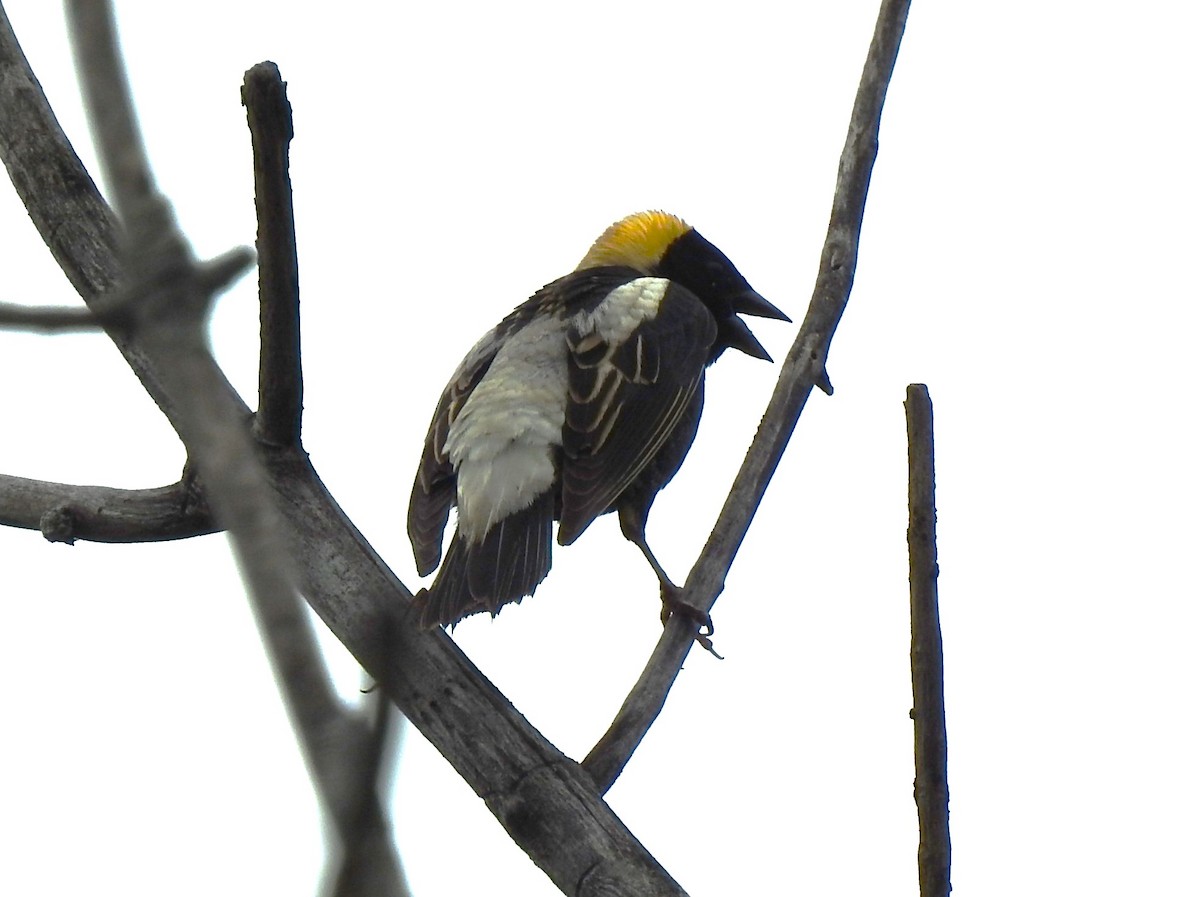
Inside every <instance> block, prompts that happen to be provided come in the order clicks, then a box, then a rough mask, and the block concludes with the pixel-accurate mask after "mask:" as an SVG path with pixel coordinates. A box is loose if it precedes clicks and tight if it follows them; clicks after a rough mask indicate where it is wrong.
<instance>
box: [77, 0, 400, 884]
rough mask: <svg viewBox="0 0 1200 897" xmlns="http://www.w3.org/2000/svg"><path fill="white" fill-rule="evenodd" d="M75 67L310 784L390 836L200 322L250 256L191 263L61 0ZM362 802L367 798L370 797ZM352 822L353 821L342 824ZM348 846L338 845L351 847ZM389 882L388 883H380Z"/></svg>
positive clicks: (174, 388)
mask: <svg viewBox="0 0 1200 897" xmlns="http://www.w3.org/2000/svg"><path fill="white" fill-rule="evenodd" d="M68 13H69V19H70V22H71V24H72V39H73V45H74V48H75V52H76V57H77V61H78V68H79V69H80V71H81V72H83V73H84V78H85V81H84V85H83V86H84V88H85V94H86V99H87V101H88V102H87V105H88V112H89V117H90V119H91V121H92V127H93V131H94V132H95V133H96V134H97V137H98V141H99V149H100V155H101V159H102V164H103V165H104V167H105V170H106V172H107V174H108V178H109V180H110V182H111V184H112V189H113V193H114V195H115V196H116V198H117V204H118V208H119V210H120V213H121V218H122V220H123V222H124V223H125V225H126V230H127V234H128V237H127V244H126V247H125V249H124V252H123V258H124V259H125V264H124V269H125V274H126V279H125V280H123V281H122V284H123V286H122V290H121V292H122V301H123V302H124V303H126V304H127V308H126V311H127V313H128V315H129V317H130V321H129V332H130V333H132V334H134V335H135V338H136V340H137V343H138V345H139V346H140V347H141V348H142V349H143V350H144V351H145V352H146V353H147V355H149V356H151V357H157V358H162V359H169V363H167V364H164V365H162V366H161V367H160V368H159V371H160V381H161V383H162V385H163V387H164V390H165V391H166V392H167V394H169V395H171V396H173V397H174V398H175V406H174V407H175V412H176V419H175V421H174V422H175V424H176V428H177V430H178V432H179V434H180V436H181V438H182V439H183V441H184V444H185V446H186V447H187V450H188V457H189V459H190V460H191V461H192V462H193V463H194V464H195V465H196V467H197V468H198V470H199V472H200V477H201V480H202V481H203V482H204V483H205V485H206V489H207V495H208V497H209V500H210V502H211V504H212V508H213V512H214V514H215V516H216V518H217V520H218V522H219V523H220V524H221V525H222V526H223V527H224V528H225V529H227V530H228V531H229V534H230V537H231V540H232V543H233V548H234V554H235V556H236V557H237V560H238V565H239V567H240V569H241V572H242V577H243V579H244V581H245V582H246V585H247V591H248V593H249V596H250V599H251V606H252V608H253V610H254V612H255V618H256V621H257V622H258V627H259V632H260V634H261V636H262V639H263V642H264V645H265V646H266V649H267V652H268V654H269V656H270V658H271V661H272V666H273V668H274V670H275V673H276V676H277V678H278V682H279V686H280V690H281V693H282V695H283V697H284V702H285V704H286V706H287V709H288V711H289V715H290V716H291V719H292V723H293V726H294V727H295V729H296V731H297V733H298V735H299V738H300V742H301V745H302V746H303V747H304V749H305V754H306V758H307V760H308V761H309V767H310V770H311V771H312V774H313V779H314V781H315V783H316V784H317V788H318V793H319V794H320V796H321V797H322V799H323V803H324V804H325V806H326V808H327V811H328V812H329V813H330V815H331V817H332V819H333V822H334V825H335V826H336V827H337V829H338V832H339V834H341V835H343V840H344V841H347V842H348V840H349V838H350V837H353V836H354V835H355V834H357V833H358V830H359V829H360V827H361V821H360V819H359V818H358V817H361V816H363V815H368V816H369V817H370V818H371V819H372V820H373V821H375V822H376V824H375V825H374V826H373V830H374V831H376V832H378V833H380V834H381V835H382V836H383V837H387V836H388V835H389V834H390V829H389V826H388V825H387V824H386V821H385V818H384V814H383V811H382V807H381V806H380V804H379V802H378V800H377V799H376V800H371V801H369V802H368V803H367V807H368V809H367V811H366V813H365V814H364V812H363V810H362V805H363V801H362V799H361V794H362V788H361V787H356V786H357V784H358V783H357V781H356V778H357V775H356V774H357V771H358V769H359V767H360V764H359V763H357V762H356V761H359V760H360V759H361V757H362V755H363V754H365V753H367V752H368V751H369V750H370V748H371V745H372V738H371V733H370V731H369V730H368V728H367V726H366V725H365V722H364V720H363V719H362V718H361V717H359V716H356V715H352V714H349V713H347V712H346V711H345V708H344V707H343V706H342V705H341V702H340V701H339V700H338V698H337V695H336V694H335V693H334V691H333V688H332V685H331V684H330V681H329V677H328V675H327V673H326V671H325V667H324V663H323V661H322V658H321V654H320V651H319V648H318V646H317V642H316V638H315V634H314V633H313V631H312V624H311V622H310V619H309V617H308V615H307V613H306V612H305V611H304V608H303V605H302V603H301V601H300V599H299V596H298V594H297V593H296V590H295V587H294V585H293V583H292V582H291V576H290V563H289V558H288V553H287V550H286V544H285V541H284V539H283V538H282V536H281V532H282V529H283V527H282V523H281V521H280V519H279V518H278V515H277V513H276V512H275V509H274V507H273V504H272V495H271V493H270V491H269V490H268V489H267V487H266V483H265V480H264V477H263V474H262V471H261V469H260V466H259V464H258V460H257V457H256V449H255V446H254V444H253V442H252V440H251V438H250V429H249V426H248V424H249V418H248V416H247V414H246V413H245V408H244V406H243V405H241V403H240V402H236V401H233V400H232V399H231V398H230V396H229V394H228V391H227V389H226V386H227V384H226V381H225V379H224V377H223V376H222V374H221V372H220V370H219V369H218V367H217V365H216V363H215V361H214V360H213V358H212V356H211V354H210V352H209V349H208V342H207V335H206V332H205V325H206V323H207V314H208V311H209V308H210V306H211V302H212V297H213V294H214V293H215V292H216V291H217V290H218V289H221V288H223V287H224V286H225V285H226V284H227V283H228V282H229V281H230V280H231V278H233V277H234V276H236V275H237V273H238V272H239V271H240V270H241V269H243V268H244V267H245V265H246V263H247V262H248V261H250V260H251V259H252V257H251V256H250V254H249V253H247V252H244V251H239V250H234V251H232V252H230V253H227V254H226V255H224V256H222V257H221V258H219V259H216V260H214V261H213V262H211V263H209V264H207V265H197V264H195V263H193V261H192V255H191V251H190V248H189V247H188V245H187V243H186V241H185V239H184V237H183V235H182V234H181V233H179V231H178V229H177V228H176V227H175V225H174V216H173V214H172V212H171V209H170V206H169V204H168V203H167V201H166V200H165V199H164V198H162V197H161V196H159V195H158V194H157V192H156V190H155V188H154V180H153V176H152V174H151V172H150V170H149V167H148V162H147V159H146V157H145V153H144V150H143V148H142V146H141V140H140V135H139V133H138V130H137V126H136V122H135V120H134V115H133V111H132V105H131V100H130V97H129V92H128V86H127V85H126V83H125V78H124V67H123V64H122V62H121V59H120V57H119V52H118V50H117V41H116V35H115V29H114V25H113V21H112V15H111V9H110V8H109V5H108V4H107V3H102V2H98V0H72V2H70V3H68ZM372 794H373V791H372ZM351 814H352V815H353V816H354V817H355V818H349V817H350V816H351ZM353 846H354V845H353V844H350V843H347V848H348V849H349V848H351V847H353ZM390 859H391V860H392V862H390V863H388V864H387V865H386V866H383V865H381V866H379V867H378V868H377V869H375V870H372V871H374V872H376V873H377V874H376V875H374V876H373V877H372V882H373V884H375V885H376V886H377V887H379V893H392V894H399V893H401V891H400V888H399V879H400V877H399V875H398V862H396V861H395V856H394V849H393V851H392V852H391V854H390ZM389 873H390V874H389Z"/></svg>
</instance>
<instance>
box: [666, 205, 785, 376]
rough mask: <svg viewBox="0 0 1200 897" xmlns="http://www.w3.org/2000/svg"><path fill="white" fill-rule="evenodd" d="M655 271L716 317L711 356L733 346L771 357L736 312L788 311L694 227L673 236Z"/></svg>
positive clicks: (772, 314)
mask: <svg viewBox="0 0 1200 897" xmlns="http://www.w3.org/2000/svg"><path fill="white" fill-rule="evenodd" d="M654 273H655V274H657V275H659V276H660V277H665V278H667V279H668V280H672V281H674V282H676V283H678V284H681V285H683V286H685V287H687V288H688V289H689V290H691V291H692V292H693V293H695V294H696V296H697V297H698V298H699V299H700V301H702V302H703V303H704V304H705V305H707V306H708V308H709V310H710V311H711V312H712V313H713V317H715V318H716V319H717V342H716V344H715V345H714V346H713V356H712V357H713V359H716V357H717V356H718V355H720V354H721V353H722V352H723V351H724V350H725V349H727V348H733V349H738V350H740V351H742V352H745V353H746V354H747V355H752V356H753V357H755V358H761V359H763V360H764V361H770V360H771V356H770V355H768V354H767V350H766V349H764V348H763V347H762V343H760V342H759V341H758V340H757V339H756V338H755V336H754V334H753V333H751V332H750V328H749V327H747V326H746V322H745V321H743V320H742V319H741V318H739V317H738V315H753V316H754V317H758V318H774V319H775V320H777V321H790V320H791V318H789V317H788V316H787V315H785V314H784V313H783V312H781V311H780V310H779V309H777V308H776V307H775V306H774V305H772V304H771V303H770V302H768V301H767V300H766V299H764V298H763V297H762V296H760V295H759V294H758V293H756V292H755V291H754V289H753V288H752V287H751V286H750V284H749V283H747V282H746V278H744V277H743V276H742V274H741V272H740V271H738V269H737V268H735V267H734V266H733V262H731V261H729V259H728V258H727V257H726V256H725V253H723V252H722V251H721V250H719V249H718V248H717V247H716V246H714V245H713V244H712V243H710V242H708V240H706V239H704V237H702V236H700V234H699V233H697V232H696V231H695V230H693V229H690V228H689V229H688V230H687V231H686V232H685V233H683V234H681V235H680V236H679V237H678V238H676V239H675V240H674V241H673V242H672V243H671V244H670V245H669V246H667V248H666V251H664V252H663V255H662V258H661V259H660V260H659V262H658V264H657V265H656V266H655V269H654Z"/></svg>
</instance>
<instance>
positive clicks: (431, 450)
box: [408, 295, 540, 576]
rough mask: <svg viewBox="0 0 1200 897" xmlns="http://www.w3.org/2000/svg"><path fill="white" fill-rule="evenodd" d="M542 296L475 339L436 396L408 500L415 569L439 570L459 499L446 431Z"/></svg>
mask: <svg viewBox="0 0 1200 897" xmlns="http://www.w3.org/2000/svg"><path fill="white" fill-rule="evenodd" d="M539 299H540V296H537V295H535V296H534V297H533V298H532V299H530V300H529V301H527V302H525V303H524V304H522V305H520V306H518V307H517V308H516V309H515V310H514V311H513V312H512V314H510V315H509V316H508V317H506V318H505V319H504V320H503V321H501V322H500V323H499V324H497V325H496V326H495V327H494V328H493V329H492V330H491V331H489V332H488V333H487V335H486V336H484V337H483V339H481V340H480V341H479V342H478V343H476V344H475V347H474V348H472V349H471V351H470V352H468V353H467V357H466V358H464V359H463V360H462V363H461V364H460V365H459V366H458V370H457V371H455V372H454V376H453V377H452V378H451V379H450V382H449V383H448V384H447V385H446V388H445V389H444V390H443V391H442V396H441V398H440V399H439V400H438V406H437V410H436V411H435V412H434V413H433V420H432V421H431V422H430V424H429V432H428V433H427V434H426V436H425V447H424V449H423V450H422V451H421V461H420V464H419V465H418V466H417V476H416V480H415V481H414V482H413V488H412V496H411V498H410V499H409V503H408V540H409V541H410V542H411V543H412V549H413V557H414V558H415V559H416V562H417V572H418V573H419V574H420V575H421V576H426V575H428V574H430V573H432V572H433V571H434V570H436V569H437V566H438V563H439V561H440V560H441V557H442V534H443V533H444V532H445V530H446V523H447V521H448V520H449V518H450V509H451V508H452V507H454V505H455V503H456V502H457V493H456V485H457V484H456V481H455V476H454V468H453V466H452V465H451V464H450V459H449V458H448V457H447V456H446V434H447V433H448V432H449V431H450V424H451V423H453V421H454V418H455V417H457V416H458V412H459V411H460V410H461V408H462V406H463V403H464V402H466V401H467V399H468V398H469V397H470V395H471V392H472V391H473V390H474V389H475V387H476V386H478V385H479V381H480V380H482V379H483V375H484V374H486V373H487V371H488V368H489V367H491V364H492V361H493V360H494V359H495V357H496V353H497V352H499V351H500V347H501V346H503V345H504V340H505V339H506V338H507V337H508V336H509V335H510V334H512V333H513V332H514V331H515V330H518V329H520V328H521V327H522V326H524V325H525V324H526V323H528V321H529V319H530V318H531V317H532V316H533V314H534V312H535V310H536V302H537V301H538V300H539Z"/></svg>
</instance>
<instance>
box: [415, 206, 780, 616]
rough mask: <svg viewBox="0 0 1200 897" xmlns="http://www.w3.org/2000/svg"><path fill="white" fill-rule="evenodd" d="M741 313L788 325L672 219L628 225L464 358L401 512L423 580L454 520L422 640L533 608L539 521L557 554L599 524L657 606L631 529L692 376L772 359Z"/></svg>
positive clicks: (677, 430) (692, 398)
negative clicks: (720, 361)
mask: <svg viewBox="0 0 1200 897" xmlns="http://www.w3.org/2000/svg"><path fill="white" fill-rule="evenodd" d="M739 314H744V315H755V316H758V317H763V318H775V319H777V320H782V321H787V320H789V318H788V317H787V315H785V314H784V313H783V312H781V311H780V310H779V309H777V308H776V307H775V306H774V305H772V304H771V303H770V302H768V301H767V300H766V299H764V298H763V297H762V296H760V295H758V293H756V292H755V291H754V290H753V289H751V288H750V285H749V284H748V283H747V282H746V279H745V278H744V277H742V275H741V274H740V273H738V270H737V269H736V268H735V267H734V266H733V264H732V263H731V262H730V261H729V259H727V258H726V257H725V255H724V254H723V253H722V252H721V251H720V250H719V249H717V248H716V247H715V246H713V245H712V244H711V243H709V242H708V241H707V240H705V239H704V238H703V237H702V236H700V234H699V233H697V232H696V231H695V230H693V229H692V228H691V227H690V226H689V225H688V224H686V223H685V222H684V221H682V220H681V219H679V218H677V217H675V216H674V215H668V214H666V213H665V212H641V213H639V214H636V215H631V216H629V217H628V218H625V219H622V220H621V221H618V222H617V223H616V224H614V225H612V227H610V228H608V230H606V231H605V232H604V233H603V234H602V235H601V236H600V238H599V239H598V240H597V241H596V242H595V244H594V245H593V246H592V248H591V249H590V250H588V253H587V255H585V256H584V258H583V261H582V262H580V263H579V267H577V268H576V269H575V270H574V271H573V272H571V273H570V274H568V275H567V276H565V277H561V278H559V279H558V280H556V281H554V282H552V283H550V284H547V285H546V286H544V287H543V288H542V289H540V290H538V291H537V292H536V293H535V294H534V295H533V296H532V297H531V298H530V299H528V300H527V301H526V302H524V303H523V304H521V305H519V306H517V308H516V309H514V310H513V312H512V313H511V314H510V315H509V316H508V317H506V318H505V319H504V320H503V321H501V322H500V323H499V324H498V325H497V326H496V327H495V328H493V329H492V330H491V331H490V332H489V333H487V334H486V335H485V336H484V337H483V339H481V340H480V341H479V342H478V343H476V344H475V347H474V348H473V349H471V351H470V352H469V353H467V357H466V358H464V359H463V361H462V363H461V364H460V365H459V367H458V370H457V371H455V373H454V376H453V377H452V378H451V380H450V383H449V384H448V385H447V386H446V389H445V391H444V392H443V393H442V396H441V400H440V401H439V402H438V406H437V411H435V412H434V415H433V422H432V423H431V424H430V427H429V434H428V435H427V436H426V438H425V448H424V452H423V453H422V455H421V463H420V467H419V469H418V470H417V478H416V482H415V483H414V484H413V491H412V500H411V502H410V504H409V509H408V535H409V539H410V541H411V542H412V547H413V554H414V556H415V557H416V561H417V569H418V570H419V571H420V573H421V575H422V576H424V575H426V574H429V573H431V572H433V570H435V569H436V568H437V567H438V561H439V560H440V559H441V554H442V534H443V532H444V530H445V528H446V523H447V520H448V519H449V515H450V509H451V508H452V507H454V506H456V505H457V507H458V528H457V530H456V532H455V534H454V538H453V540H452V541H451V543H450V547H449V549H448V551H447V552H446V558H445V560H444V561H443V562H442V564H441V570H440V571H439V572H438V575H437V579H436V580H435V581H434V583H433V585H432V587H431V588H430V590H429V591H428V592H426V593H423V594H422V595H421V596H420V599H419V600H420V602H421V622H422V624H423V625H426V626H434V625H443V626H444V625H450V624H454V623H456V622H458V621H459V620H461V619H462V618H463V617H465V616H468V615H470V614H474V613H479V612H481V611H488V612H490V613H492V614H493V615H494V614H496V613H497V612H499V610H500V608H501V607H503V606H504V605H505V604H507V603H509V602H511V601H520V600H521V599H522V598H523V597H524V596H526V595H531V594H533V591H534V589H536V588H537V586H538V584H539V583H541V581H542V580H543V579H545V578H546V574H547V573H548V572H549V571H550V544H551V530H552V524H553V521H555V520H558V521H559V524H558V542H559V544H560V545H570V544H571V543H572V542H574V541H575V540H576V539H578V538H579V536H580V534H582V533H583V531H584V530H585V529H587V527H588V526H589V525H590V524H591V522H592V521H593V520H595V519H596V518H597V517H599V516H600V515H601V514H606V513H608V512H609V511H616V512H617V515H618V518H619V520H620V524H621V531H622V532H623V533H624V534H625V538H627V539H628V540H629V541H631V542H633V543H634V544H635V545H637V546H638V548H640V549H641V551H642V553H643V554H644V555H645V556H646V560H648V561H649V562H650V565H651V566H652V567H653V568H654V572H655V574H656V575H657V576H658V579H659V583H660V585H661V587H662V591H663V598H664V601H668V602H669V601H670V600H671V598H672V596H673V595H674V594H675V592H676V587H675V586H674V585H673V584H672V583H671V580H670V579H669V578H668V577H667V574H666V572H665V571H664V570H663V568H662V566H661V565H660V564H659V563H658V561H657V560H656V559H655V557H654V554H653V553H652V552H651V551H650V548H649V546H648V545H647V544H646V518H647V516H648V515H649V513H650V505H651V504H652V503H653V502H654V498H655V496H656V495H657V494H658V492H659V490H660V489H662V488H663V486H665V485H666V484H667V482H668V481H670V479H671V478H672V477H673V476H674V475H675V474H676V472H677V471H678V470H679V467H680V465H681V464H682V463H683V458H684V456H685V455H686V454H687V452H688V449H690V448H691V445H692V440H693V439H695V436H696V428H697V426H698V424H699V421H700V411H701V409H702V407H703V405H704V371H705V368H707V367H708V365H710V364H712V363H713V362H714V361H716V359H717V358H718V357H719V356H720V355H721V353H722V352H724V351H725V349H728V348H733V349H739V350H741V351H742V352H745V353H746V354H747V355H751V356H753V357H755V358H762V359H764V360H767V361H770V360H771V359H770V356H769V355H767V352H766V350H765V349H763V347H762V345H761V344H760V343H759V342H758V340H757V339H755V337H754V335H753V334H752V333H751V332H750V329H749V328H748V327H747V326H746V324H745V322H743V321H742V319H741V318H739V317H738V315H739Z"/></svg>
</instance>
